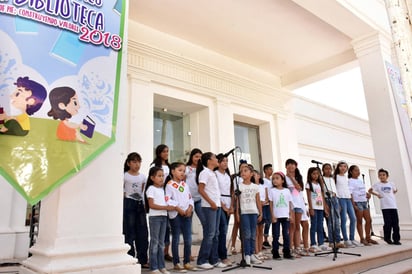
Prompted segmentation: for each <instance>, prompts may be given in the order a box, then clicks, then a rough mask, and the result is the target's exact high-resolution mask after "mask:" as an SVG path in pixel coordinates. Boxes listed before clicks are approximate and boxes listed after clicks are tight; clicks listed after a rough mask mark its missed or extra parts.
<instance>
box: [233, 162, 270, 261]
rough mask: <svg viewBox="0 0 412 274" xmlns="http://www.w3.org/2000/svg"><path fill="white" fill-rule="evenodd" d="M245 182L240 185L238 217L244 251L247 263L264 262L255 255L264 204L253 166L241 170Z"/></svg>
mask: <svg viewBox="0 0 412 274" xmlns="http://www.w3.org/2000/svg"><path fill="white" fill-rule="evenodd" d="M240 176H241V177H242V179H243V183H242V184H240V185H239V190H240V196H239V205H240V212H239V210H237V211H236V219H238V220H239V221H240V225H241V228H242V234H243V251H244V254H245V261H246V264H248V265H250V264H251V263H252V264H259V263H262V261H261V260H259V259H258V258H257V257H256V255H255V244H256V226H257V223H258V222H261V221H262V218H263V216H262V206H261V204H260V196H259V186H258V185H256V184H254V183H253V182H252V178H253V167H252V166H251V165H248V166H243V167H242V169H241V170H240Z"/></svg>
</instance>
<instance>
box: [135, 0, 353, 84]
mask: <svg viewBox="0 0 412 274" xmlns="http://www.w3.org/2000/svg"><path fill="white" fill-rule="evenodd" d="M306 1H308V2H311V4H312V5H313V3H314V0H306ZM328 1H329V2H327V3H328V4H329V3H332V2H333V3H335V4H334V5H336V6H338V4H336V2H335V1H334V0H328ZM295 2H299V1H295ZM295 2H294V1H291V0H196V1H193V0H131V1H130V10H129V18H130V19H132V20H135V21H137V22H139V23H141V24H143V25H146V26H148V27H150V28H154V29H157V30H159V31H161V32H164V33H168V34H170V35H173V36H176V37H178V38H181V39H183V40H186V41H189V42H191V43H193V44H196V45H198V46H201V47H204V48H207V49H209V50H212V51H215V52H217V53H219V54H222V55H225V56H227V57H230V58H233V59H236V60H238V61H240V62H243V63H246V64H249V65H251V66H254V67H256V68H259V69H261V70H264V71H267V72H269V73H270V74H273V75H276V76H279V77H280V78H281V79H282V78H291V76H290V75H293V74H295V75H298V74H302V71H303V70H306V71H310V70H311V67H318V68H319V67H325V69H327V68H328V66H327V65H326V66H322V65H319V64H322V62H325V63H327V62H329V63H332V62H331V61H330V60H333V66H336V65H339V62H342V64H343V63H344V62H348V61H353V60H354V59H356V57H355V55H354V53H353V50H352V46H351V44H350V42H351V40H352V38H351V37H349V36H347V35H345V34H343V33H342V32H340V31H339V30H338V29H337V28H335V27H332V26H331V25H329V24H327V23H325V22H324V21H322V20H321V19H320V18H318V17H317V16H315V15H314V14H312V13H310V12H309V11H307V10H306V9H304V8H302V7H301V6H300V5H298V4H295ZM303 2H304V3H306V2H305V1H303ZM320 2H324V1H320ZM320 4H321V3H320ZM328 8H330V7H328ZM341 10H343V9H341V7H340V6H339V7H338V8H337V9H336V10H331V11H330V12H332V13H333V12H336V13H337V16H339V17H340V19H339V20H340V21H341V25H342V26H346V25H345V22H344V20H345V18H341V17H342V16H347V14H348V13H347V11H345V12H340V11H341ZM339 12H340V13H339ZM338 13H339V14H338ZM329 15H330V14H329ZM342 20H343V22H342ZM347 20H348V21H349V20H351V18H347ZM352 29H354V28H353V27H352ZM341 56H345V58H343V59H342V58H341ZM348 56H349V57H348ZM340 59H342V61H340ZM351 59H352V60H351ZM316 73H318V71H316ZM306 74H307V73H306ZM306 74H305V75H306ZM306 76H307V75H306ZM292 78H293V77H292ZM288 81H289V80H288Z"/></svg>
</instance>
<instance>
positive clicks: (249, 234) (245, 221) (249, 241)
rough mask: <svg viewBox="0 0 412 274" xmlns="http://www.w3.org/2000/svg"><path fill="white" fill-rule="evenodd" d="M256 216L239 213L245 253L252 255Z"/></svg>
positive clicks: (254, 241) (254, 242) (253, 251)
mask: <svg viewBox="0 0 412 274" xmlns="http://www.w3.org/2000/svg"><path fill="white" fill-rule="evenodd" d="M257 217H258V215H257V214H241V215H240V224H241V229H242V234H243V247H244V252H245V255H252V254H253V253H255V244H256V225H257Z"/></svg>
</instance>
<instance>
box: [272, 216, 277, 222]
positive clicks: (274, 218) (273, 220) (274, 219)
mask: <svg viewBox="0 0 412 274" xmlns="http://www.w3.org/2000/svg"><path fill="white" fill-rule="evenodd" d="M276 221H277V219H276V217H275V216H273V217H272V224H274V223H276Z"/></svg>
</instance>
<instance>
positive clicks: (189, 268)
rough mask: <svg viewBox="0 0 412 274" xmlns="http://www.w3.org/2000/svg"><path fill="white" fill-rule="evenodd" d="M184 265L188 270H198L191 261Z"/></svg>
mask: <svg viewBox="0 0 412 274" xmlns="http://www.w3.org/2000/svg"><path fill="white" fill-rule="evenodd" d="M183 267H184V268H185V269H186V270H189V271H194V270H196V267H194V266H193V265H191V264H190V263H187V264H185V265H184V266H183Z"/></svg>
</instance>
